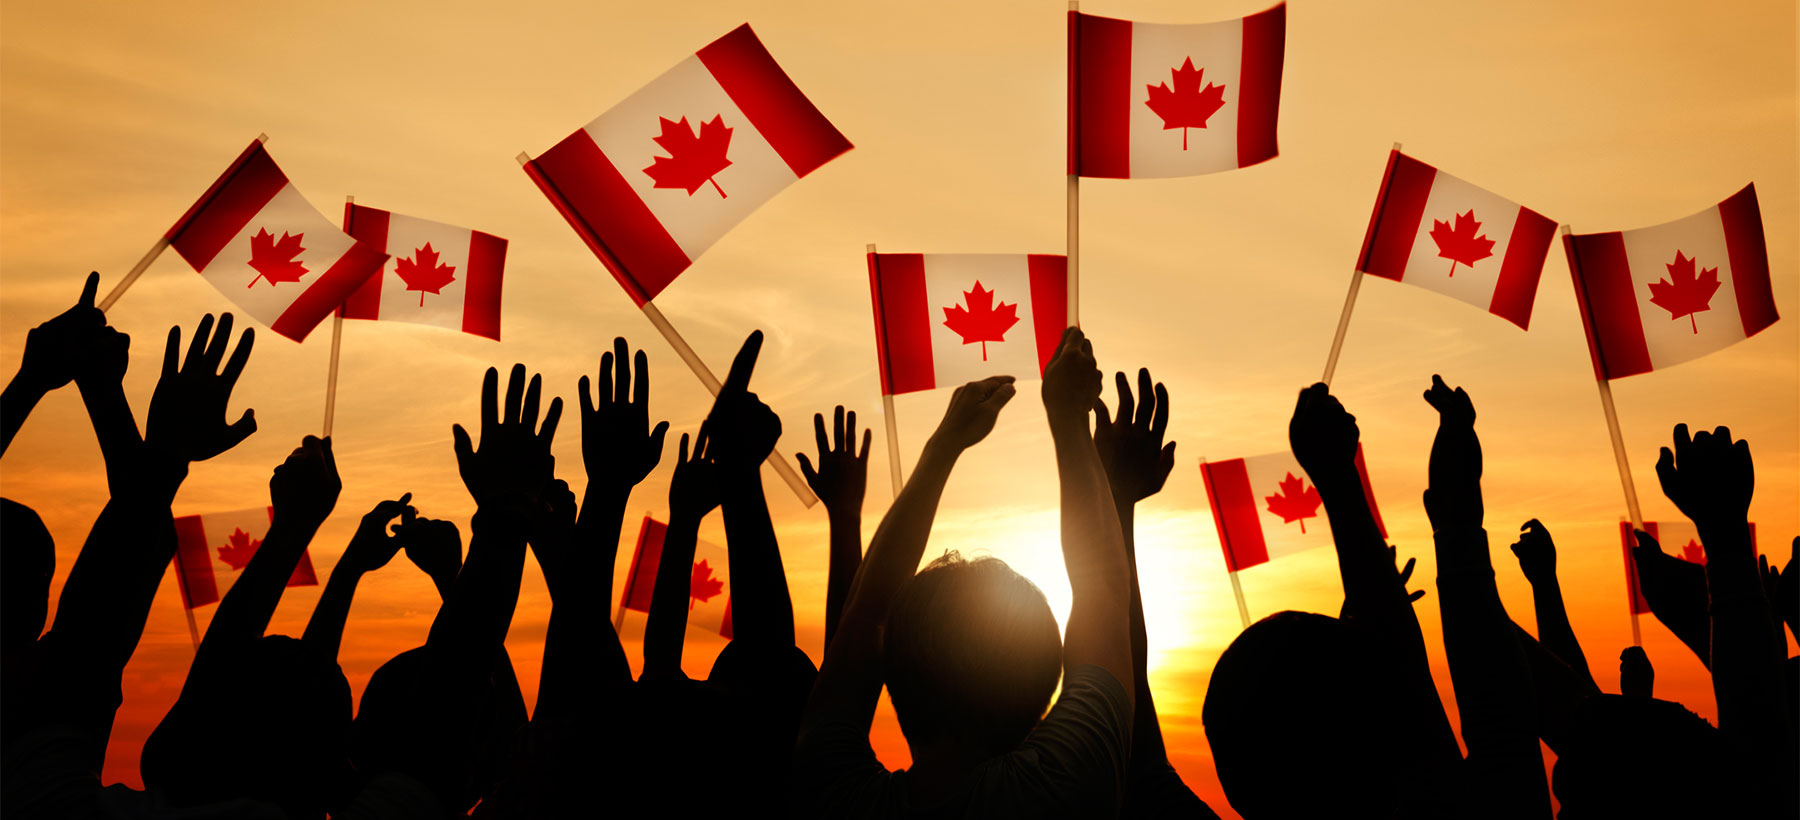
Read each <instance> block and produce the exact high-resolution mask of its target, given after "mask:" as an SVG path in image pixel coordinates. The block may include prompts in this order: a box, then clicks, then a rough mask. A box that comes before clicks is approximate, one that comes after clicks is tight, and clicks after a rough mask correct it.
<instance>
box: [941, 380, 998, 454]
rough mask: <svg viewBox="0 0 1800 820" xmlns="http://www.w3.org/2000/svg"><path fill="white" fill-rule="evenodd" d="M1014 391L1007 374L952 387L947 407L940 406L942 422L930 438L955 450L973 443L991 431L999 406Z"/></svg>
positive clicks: (985, 436)
mask: <svg viewBox="0 0 1800 820" xmlns="http://www.w3.org/2000/svg"><path fill="white" fill-rule="evenodd" d="M1018 392H1019V391H1018V388H1016V387H1013V377H1011V376H989V377H987V378H985V379H982V380H981V381H978V382H969V383H968V384H965V385H963V386H961V387H958V388H956V392H954V393H951V394H950V406H949V407H946V408H944V419H943V421H940V422H938V427H937V432H935V433H932V435H931V438H932V440H933V441H934V442H939V443H942V444H944V445H947V446H950V447H954V448H956V449H957V450H965V449H968V448H970V447H973V446H975V444H976V442H979V441H981V440H982V439H984V438H987V434H988V433H991V432H993V431H994V421H995V419H998V418H999V417H1000V408H1002V407H1005V406H1006V403H1007V402H1009V401H1012V397H1013V395H1014V394H1016V393H1018Z"/></svg>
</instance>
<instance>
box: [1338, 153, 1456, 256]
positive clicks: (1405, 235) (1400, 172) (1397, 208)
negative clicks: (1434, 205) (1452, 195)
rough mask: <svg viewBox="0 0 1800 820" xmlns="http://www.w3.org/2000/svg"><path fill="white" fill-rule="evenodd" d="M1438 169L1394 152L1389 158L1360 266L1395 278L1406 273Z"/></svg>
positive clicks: (1364, 244)
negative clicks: (1426, 201)
mask: <svg viewBox="0 0 1800 820" xmlns="http://www.w3.org/2000/svg"><path fill="white" fill-rule="evenodd" d="M1435 179H1437V169H1436V168H1433V167H1431V166H1429V165H1426V164H1425V163H1423V162H1420V161H1418V160H1416V159H1413V158H1412V157H1409V156H1407V155H1405V154H1402V153H1400V152H1399V151H1395V152H1393V154H1392V156H1390V157H1389V159H1388V173H1387V176H1386V177H1385V178H1384V179H1383V181H1382V188H1381V193H1380V194H1378V195H1377V196H1376V200H1375V216H1374V218H1373V219H1372V220H1371V221H1370V222H1369V239H1368V240H1367V241H1366V242H1364V243H1363V258H1362V262H1361V263H1360V264H1358V265H1357V269H1358V270H1361V271H1362V272H1364V273H1367V274H1372V275H1375V276H1379V277H1382V278H1384V279H1392V280H1394V281H1396V282H1398V281H1401V278H1402V277H1403V276H1404V275H1405V273H1406V260H1407V257H1410V256H1412V248H1413V240H1415V239H1417V238H1418V235H1419V220H1421V219H1423V218H1424V217H1425V200H1427V199H1429V198H1430V197H1431V183H1432V181H1433V180H1435Z"/></svg>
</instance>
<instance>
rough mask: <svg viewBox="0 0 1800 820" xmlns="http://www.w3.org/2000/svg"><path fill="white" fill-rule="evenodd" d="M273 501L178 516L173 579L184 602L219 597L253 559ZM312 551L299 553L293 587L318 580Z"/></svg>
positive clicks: (192, 604) (193, 603)
mask: <svg viewBox="0 0 1800 820" xmlns="http://www.w3.org/2000/svg"><path fill="white" fill-rule="evenodd" d="M274 516H275V508H274V507H257V508H255V509H249V510H234V511H231V512H221V513H206V514H204V515H184V516H181V517H179V518H177V519H175V581H176V586H179V587H181V603H182V605H184V606H186V607H187V608H188V609H194V608H196V607H200V606H205V605H206V604H211V603H217V602H218V601H219V599H221V598H224V597H225V591H226V590H228V589H230V588H231V585H232V583H233V582H235V581H237V578H238V575H239V573H241V572H243V570H244V567H245V566H246V565H248V564H249V563H250V556H252V555H255V554H256V550H257V548H258V547H261V546H262V542H263V538H264V537H265V536H267V535H268V534H269V521H270V519H272V518H273V517H274ZM318 583H319V576H318V575H316V574H315V573H314V572H313V565H312V556H311V555H309V554H307V553H305V552H302V553H300V562H299V563H298V564H296V565H295V566H294V573H293V575H291V576H289V577H288V582H287V585H288V586H290V587H304V586H316V585H317V584H318Z"/></svg>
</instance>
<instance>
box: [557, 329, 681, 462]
mask: <svg viewBox="0 0 1800 820" xmlns="http://www.w3.org/2000/svg"><path fill="white" fill-rule="evenodd" d="M629 357H630V348H629V347H627V345H626V344H625V338H624V337H623V336H621V337H618V338H615V339H613V350H612V352H610V353H606V354H602V355H601V357H600V382H599V386H600V391H599V396H600V398H599V401H598V402H597V403H596V402H595V400H594V399H593V398H592V396H593V393H592V391H590V390H589V388H588V377H586V376H582V377H581V382H580V385H579V388H580V390H581V459H582V461H583V463H585V464H586V465H587V472H588V477H589V479H590V480H602V479H604V480H607V481H610V482H612V483H614V484H616V485H621V486H624V487H634V486H636V485H637V484H638V482H640V481H643V480H644V476H647V475H649V474H650V471H651V470H654V469H656V465H657V463H658V462H660V461H662V448H663V437H664V436H665V435H666V434H667V433H668V432H669V423H668V422H666V421H659V422H657V423H656V428H655V429H651V428H650V365H649V362H648V360H647V359H645V357H644V351H642V350H640V351H638V352H637V357H636V358H637V373H636V378H635V380H634V379H633V374H632V370H631V364H630V363H629V362H628V358H629Z"/></svg>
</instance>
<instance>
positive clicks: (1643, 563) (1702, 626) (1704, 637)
mask: <svg viewBox="0 0 1800 820" xmlns="http://www.w3.org/2000/svg"><path fill="white" fill-rule="evenodd" d="M1634 536H1635V539H1636V541H1635V543H1634V545H1633V546H1632V548H1631V560H1632V563H1633V564H1635V565H1636V566H1637V576H1638V591H1639V592H1641V593H1643V596H1644V602H1645V603H1647V604H1649V605H1650V613H1651V614H1653V615H1655V616H1656V619H1657V620H1659V621H1662V623H1663V626H1666V627H1668V628H1669V631H1670V632H1673V633H1675V637H1677V638H1679V639H1681V642H1682V643H1683V644H1686V645H1687V647H1688V648H1689V649H1691V650H1693V651H1694V654H1695V655H1697V656H1699V658H1700V662H1701V663H1704V664H1711V663H1712V648H1711V647H1712V616H1711V615H1710V614H1708V613H1707V611H1706V568H1705V567H1703V566H1700V565H1699V564H1690V563H1688V562H1686V561H1683V560H1681V559H1680V558H1676V557H1675V556H1673V555H1670V554H1668V553H1666V552H1663V548H1662V544H1659V543H1657V541H1656V539H1655V538H1654V537H1652V536H1651V535H1650V533H1647V532H1644V531H1643V530H1635V531H1634Z"/></svg>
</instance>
